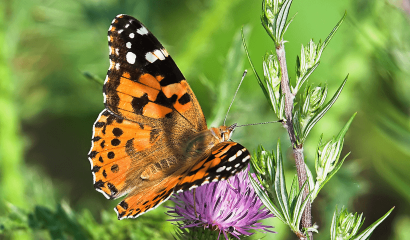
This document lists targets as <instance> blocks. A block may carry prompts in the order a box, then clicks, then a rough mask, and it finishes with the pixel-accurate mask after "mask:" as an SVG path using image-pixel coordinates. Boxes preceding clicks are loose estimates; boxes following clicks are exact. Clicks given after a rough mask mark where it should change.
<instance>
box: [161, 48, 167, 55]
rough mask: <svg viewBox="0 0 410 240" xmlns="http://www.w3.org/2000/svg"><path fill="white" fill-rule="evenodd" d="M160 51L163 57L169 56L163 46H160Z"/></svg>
mask: <svg viewBox="0 0 410 240" xmlns="http://www.w3.org/2000/svg"><path fill="white" fill-rule="evenodd" d="M161 52H162V53H163V54H164V56H165V57H168V56H169V53H168V52H167V50H166V49H165V48H162V49H161Z"/></svg>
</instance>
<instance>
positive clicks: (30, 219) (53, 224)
mask: <svg viewBox="0 0 410 240" xmlns="http://www.w3.org/2000/svg"><path fill="white" fill-rule="evenodd" d="M160 210H162V211H158V214H156V215H152V214H151V217H141V218H139V219H138V221H133V220H125V221H118V220H117V219H116V218H115V217H113V214H111V213H108V212H107V211H102V213H101V222H100V223H99V222H97V221H96V220H95V218H94V217H93V216H92V214H91V213H90V211H88V210H83V211H82V213H75V212H73V211H72V210H71V208H70V207H69V206H68V204H67V203H64V202H63V203H62V204H58V205H57V206H56V207H55V209H50V208H48V207H43V206H36V207H35V208H34V210H33V211H32V212H26V211H24V210H22V209H20V208H18V207H16V206H14V205H12V204H8V212H9V213H8V215H7V216H4V217H1V218H0V234H2V235H3V236H12V235H13V234H14V233H16V232H18V231H28V232H30V233H32V234H33V235H38V236H41V235H42V234H41V233H47V235H49V237H50V238H51V239H53V240H54V239H55V240H57V239H78V240H83V239H90V240H91V239H96V240H97V239H107V240H108V239H169V237H170V230H171V228H170V226H167V225H169V224H167V221H166V218H165V214H163V212H164V211H165V209H164V208H163V207H161V208H160Z"/></svg>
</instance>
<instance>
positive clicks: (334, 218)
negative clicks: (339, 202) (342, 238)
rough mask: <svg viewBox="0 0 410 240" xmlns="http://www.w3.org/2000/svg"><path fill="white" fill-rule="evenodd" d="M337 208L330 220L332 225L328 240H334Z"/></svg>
mask: <svg viewBox="0 0 410 240" xmlns="http://www.w3.org/2000/svg"><path fill="white" fill-rule="evenodd" d="M337 211H338V209H337V206H336V209H335V211H334V212H333V218H332V225H331V226H330V240H336V227H337V222H336V219H337V215H338V214H337Z"/></svg>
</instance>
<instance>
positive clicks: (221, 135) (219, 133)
mask: <svg viewBox="0 0 410 240" xmlns="http://www.w3.org/2000/svg"><path fill="white" fill-rule="evenodd" d="M236 125H237V124H236V123H234V124H232V125H231V126H229V127H227V126H220V127H218V128H212V131H213V133H214V135H215V136H216V137H217V138H218V139H219V140H220V142H225V141H228V140H229V139H230V138H231V136H232V133H233V131H234V130H235V128H236Z"/></svg>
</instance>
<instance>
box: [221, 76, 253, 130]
mask: <svg viewBox="0 0 410 240" xmlns="http://www.w3.org/2000/svg"><path fill="white" fill-rule="evenodd" d="M247 73H248V70H246V69H245V71H244V72H243V75H242V79H241V82H240V83H239V85H238V88H237V89H236V91H235V95H233V98H232V101H231V104H230V105H229V108H228V111H227V112H226V115H225V119H224V124H223V125H224V126H225V122H226V118H227V117H228V113H229V110H231V106H232V103H233V100H235V97H236V94H237V93H238V91H239V88H240V87H241V84H242V81H243V79H244V78H245V76H246V74H247Z"/></svg>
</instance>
